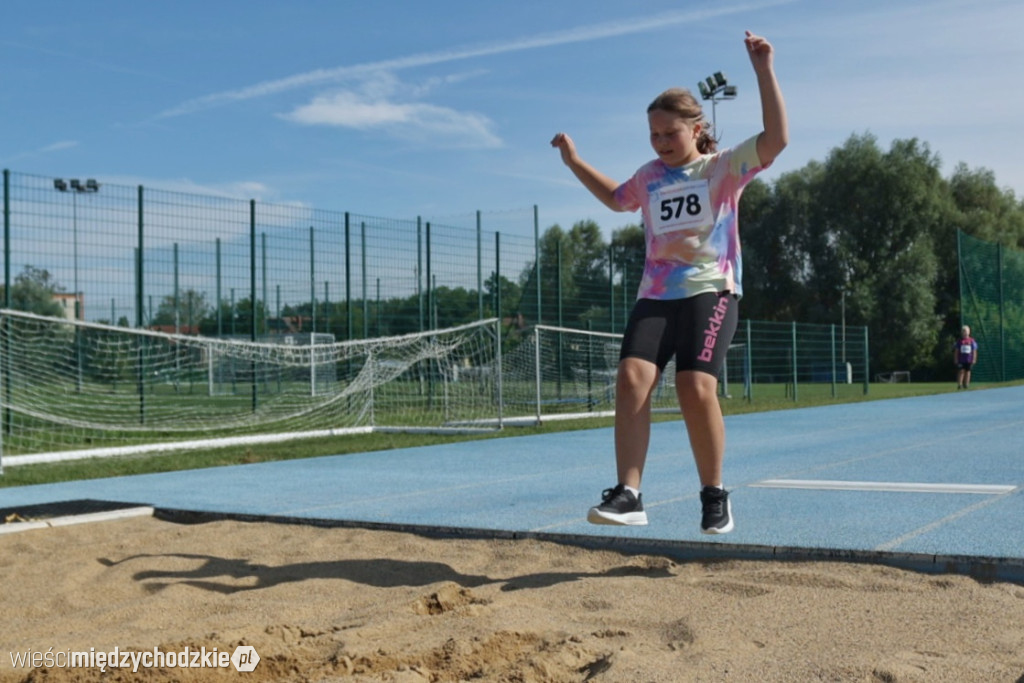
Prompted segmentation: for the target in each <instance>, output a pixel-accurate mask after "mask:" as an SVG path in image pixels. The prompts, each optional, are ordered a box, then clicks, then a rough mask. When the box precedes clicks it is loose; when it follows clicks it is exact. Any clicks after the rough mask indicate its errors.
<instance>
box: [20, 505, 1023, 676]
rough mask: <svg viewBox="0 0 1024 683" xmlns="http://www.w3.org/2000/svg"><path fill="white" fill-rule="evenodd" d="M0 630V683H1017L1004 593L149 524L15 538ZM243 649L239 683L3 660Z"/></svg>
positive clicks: (522, 544) (888, 574) (798, 568)
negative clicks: (246, 664)
mask: <svg viewBox="0 0 1024 683" xmlns="http://www.w3.org/2000/svg"><path fill="white" fill-rule="evenodd" d="M0 611H2V632H0V682H2V683H7V682H9V681H92V680H103V681H136V680H138V681H227V680H239V681H254V682H255V681H393V682H396V683H423V682H425V681H510V682H511V681H518V682H534V681H596V682H609V681H623V682H625V681H630V682H643V681H671V682H676V681H900V682H903V681H929V682H935V681H955V682H956V683H963V682H965V681H985V682H990V681H1008V682H1011V683H1012V682H1014V681H1024V587H1022V586H1019V585H1016V584H1012V583H981V582H978V581H976V580H974V579H972V578H968V577H964V576H959V575H929V574H919V573H915V572H912V571H906V570H902V569H895V568H891V567H882V566H873V565H863V564H843V563H812V562H806V563H782V562H774V561H739V560H736V561H705V562H675V561H672V560H670V559H668V558H665V557H658V556H650V555H643V556H637V555H623V554H619V553H616V552H611V551H597V550H586V549H581V548H577V547H572V546H564V545H558V544H553V543H548V542H543V541H538V540H535V539H531V540H471V539H455V540H452V539H432V538H426V537H421V536H417V535H413V534H407V533H399V532H388V531H377V530H366V529H352V528H317V527H313V526H302V525H286V524H270V523H253V522H237V521H216V522H208V523H204V524H191V525H186V524H178V523H172V522H168V521H161V520H159V519H155V518H152V517H138V518H131V519H124V520H116V521H104V522H97V523H90V524H82V525H77V526H69V527H59V528H45V529H33V530H25V531H22V532H19V533H10V534H3V535H0ZM240 645H249V646H252V648H254V649H255V651H256V652H257V653H258V654H259V657H260V661H259V664H258V665H257V666H256V668H255V670H254V671H252V672H250V673H239V672H237V671H235V669H234V668H229V669H227V670H223V669H216V668H202V669H200V668H180V667H177V668H173V669H171V668H168V667H166V666H165V667H164V668H162V669H145V668H142V669H140V670H139V671H138V672H135V673H133V672H131V671H130V670H126V669H121V668H108V669H107V671H106V673H105V674H104V673H101V672H99V671H98V670H96V669H82V668H77V669H69V668H56V667H54V668H50V669H45V668H37V669H27V668H17V667H15V666H14V665H13V663H12V657H11V653H12V652H16V653H30V654H31V652H33V651H36V652H47V651H49V652H50V653H51V656H53V655H54V653H58V654H61V655H62V656H63V655H66V654H67V653H68V652H70V651H88V650H89V649H90V648H94V651H112V650H113V649H114V648H115V647H116V648H118V651H119V652H125V651H129V650H131V651H137V652H141V651H149V652H152V651H153V650H154V648H160V650H161V651H162V652H176V653H178V652H184V651H185V650H186V648H187V649H188V651H189V652H190V653H193V652H202V648H204V647H205V648H206V652H207V653H212V651H213V650H214V649H216V650H217V652H218V653H220V652H231V653H234V652H235V650H236V648H238V647H239V646H240ZM50 648H52V649H50ZM39 656H41V655H39ZM193 656H194V655H192V654H190V655H189V658H190V659H191V658H192V657H193ZM57 661H58V662H60V661H64V660H60V659H59V660H57ZM211 661H213V662H215V661H216V657H215V656H213V659H212V660H211ZM196 663H200V662H196Z"/></svg>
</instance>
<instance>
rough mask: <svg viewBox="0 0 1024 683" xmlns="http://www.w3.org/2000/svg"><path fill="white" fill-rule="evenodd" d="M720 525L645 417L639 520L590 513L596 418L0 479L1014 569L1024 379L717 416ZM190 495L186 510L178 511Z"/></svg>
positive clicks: (65, 497)
mask: <svg viewBox="0 0 1024 683" xmlns="http://www.w3.org/2000/svg"><path fill="white" fill-rule="evenodd" d="M726 430H727V441H728V445H727V454H726V463H725V484H726V488H728V489H729V490H730V491H731V492H732V497H731V500H732V507H733V515H734V517H735V520H736V530H735V531H734V532H733V533H731V534H728V535H725V536H714V537H712V536H705V535H703V534H701V533H700V531H699V528H698V525H699V520H700V503H699V499H698V482H697V476H696V472H695V469H694V465H693V462H692V458H691V456H690V454H689V449H688V447H687V445H686V444H687V440H686V435H685V430H684V427H683V425H682V423H681V422H679V421H673V422H663V423H657V424H655V425H654V426H653V428H652V435H651V446H650V454H649V457H648V462H647V469H646V472H645V476H644V489H643V493H644V502H645V507H646V509H647V514H648V517H649V519H650V524H649V525H648V526H645V527H610V526H593V525H590V524H588V523H587V522H586V519H585V518H586V512H587V509H588V508H589V507H590V506H591V505H593V504H596V503H597V502H598V500H599V497H600V492H601V490H602V489H604V488H608V487H610V486H612V485H613V484H614V483H615V481H614V473H615V468H614V453H613V449H612V431H611V429H610V428H601V429H593V430H586V431H576V432H564V433H557V434H546V435H530V436H514V434H515V432H514V430H510V431H509V432H508V433H509V434H510V435H511V436H508V437H506V438H499V439H490V440H485V441H474V442H464V443H458V444H450V445H441V446H425V447H418V448H406V449H401V450H394V451H383V452H374V453H360V454H354V455H344V456H331V457H321V458H310V459H304V460H292V461H286V462H271V463H261V464H253V465H237V466H231V467H218V468H209V469H201V470H190V471H182V472H171V473H165V474H150V475H138V476H131V477H118V478H111V479H101V480H89V481H76V482H67V483H60V484H46V485H39V486H25V487H17V488H7V489H0V507H3V508H11V507H17V506H19V505H32V504H41V503H53V502H59V501H70V500H82V499H91V500H109V501H121V502H133V503H139V504H145V505H150V506H153V507H154V508H156V509H157V511H158V514H163V515H165V516H166V517H167V518H170V519H175V518H177V519H181V520H183V521H184V520H185V519H186V518H191V519H194V518H197V516H198V518H206V519H211V518H236V519H253V520H256V519H260V520H262V519H271V520H276V521H281V522H305V523H314V524H324V525H349V526H351V525H355V526H366V527H370V528H384V529H398V530H403V531H413V532H418V533H425V534H431V535H439V536H473V537H501V538H509V537H513V538H520V537H534V538H543V539H549V540H554V541H558V542H564V543H573V544H580V545H584V546H593V547H605V548H613V549H621V550H623V551H624V552H657V553H665V554H669V555H673V556H677V557H681V558H684V559H685V558H711V559H714V558H745V557H746V558H754V559H764V558H779V559H784V560H803V559H806V560H847V561H860V562H878V563H883V564H890V565H894V566H904V567H907V568H912V569H916V570H922V571H935V572H946V571H951V572H958V573H965V574H970V575H973V576H976V577H978V578H981V579H992V580H1010V581H1016V582H1024V493H1022V489H1024V387H1012V388H1000V389H987V390H983V389H972V390H970V391H962V392H950V393H948V394H940V395H935V396H928V397H922V398H910V399H899V400H884V401H869V402H864V403H855V404H843V405H836V406H828V407H817V408H804V409H794V410H785V411H777V412H769V413H756V414H750V415H740V416H734V417H728V418H726ZM193 513H195V514H193Z"/></svg>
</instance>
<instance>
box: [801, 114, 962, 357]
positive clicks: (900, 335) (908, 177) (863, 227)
mask: <svg viewBox="0 0 1024 683" xmlns="http://www.w3.org/2000/svg"><path fill="white" fill-rule="evenodd" d="M939 166H940V160H939V158H938V157H937V156H936V155H934V154H932V152H931V151H930V149H929V148H928V146H927V145H926V144H922V143H920V142H919V141H918V140H916V139H911V140H896V141H894V142H893V143H892V146H891V147H890V149H889V151H888V152H882V150H881V149H880V148H879V147H878V144H877V141H876V139H875V138H874V136H872V135H870V134H864V135H861V136H857V135H854V136H851V137H850V138H849V139H848V140H847V142H846V144H845V145H844V146H843V147H840V148H837V149H834V150H832V152H831V153H830V154H829V157H828V159H827V160H826V162H825V165H824V171H823V172H824V176H823V182H822V185H821V187H820V192H819V193H818V195H817V201H816V202H815V203H814V205H813V210H812V213H811V216H812V220H811V223H810V227H811V229H812V230H813V231H814V238H813V239H812V242H811V244H812V246H813V250H811V251H809V252H808V258H809V259H810V264H811V276H810V279H809V282H810V284H812V285H813V289H815V290H816V291H818V292H822V291H827V289H828V284H831V283H835V285H834V286H836V285H838V286H839V287H840V288H841V292H843V293H845V296H846V311H847V319H848V320H849V321H850V322H851V323H853V324H866V325H868V326H869V328H870V334H871V338H872V339H873V340H874V342H873V343H872V346H871V348H872V367H875V368H878V369H879V370H880V371H884V370H893V369H909V368H912V367H917V366H919V365H921V364H925V365H927V364H929V363H930V362H931V361H932V360H933V356H932V351H933V349H934V347H935V343H936V340H937V338H938V329H939V321H938V319H937V317H936V310H935V306H936V297H935V284H936V281H937V277H938V262H937V260H936V258H935V255H934V241H933V238H934V235H935V234H936V233H937V231H938V230H939V229H940V226H941V225H942V223H943V219H944V217H945V216H946V215H947V213H946V212H945V211H944V210H943V207H944V205H945V204H944V201H945V200H944V197H945V195H946V192H947V190H946V184H945V182H944V181H943V179H942V177H941V175H940V173H939ZM837 276H838V278H840V281H839V282H836V277H837ZM820 322H826V321H820ZM833 322H834V320H833Z"/></svg>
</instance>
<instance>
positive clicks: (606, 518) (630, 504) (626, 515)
mask: <svg viewBox="0 0 1024 683" xmlns="http://www.w3.org/2000/svg"><path fill="white" fill-rule="evenodd" d="M642 498H643V494H642V493H641V494H640V495H639V496H634V495H633V493H632V492H630V491H627V490H626V487H625V486H624V485H622V484H619V485H618V486H616V487H615V488H613V489H605V490H604V491H602V492H601V504H600V505H595V506H594V507H592V508H590V512H588V513H587V521H588V522H590V523H591V524H627V525H630V526H634V525H642V524H647V513H646V512H644V504H643V501H642V500H641V499H642Z"/></svg>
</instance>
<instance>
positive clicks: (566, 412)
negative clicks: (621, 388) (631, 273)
mask: <svg viewBox="0 0 1024 683" xmlns="http://www.w3.org/2000/svg"><path fill="white" fill-rule="evenodd" d="M621 344H622V335H621V334H613V333H609V332H592V331H587V330H577V329H571V328H565V327H554V326H548V325H536V326H535V327H534V328H533V329H532V330H531V331H530V333H529V334H528V335H527V336H526V337H525V339H524V340H523V342H522V343H521V344H520V345H519V346H517V347H516V348H515V349H510V350H509V351H508V353H507V354H506V356H505V359H504V363H503V366H504V373H505V374H504V386H503V390H504V393H505V412H506V414H505V422H506V423H507V424H508V423H512V424H515V423H522V422H533V423H537V422H541V421H550V420H567V419H577V418H583V417H606V416H611V415H614V414H615V375H616V371H617V369H618V365H619V348H620V346H621ZM675 375H676V373H675V361H670V362H669V365H668V367H666V368H665V371H664V372H663V373H662V376H661V379H660V381H659V383H658V386H657V387H656V388H655V391H654V395H653V396H652V407H653V409H654V410H657V411H662V410H664V411H668V410H671V411H678V404H677V402H676V401H677V399H676V393H675Z"/></svg>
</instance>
